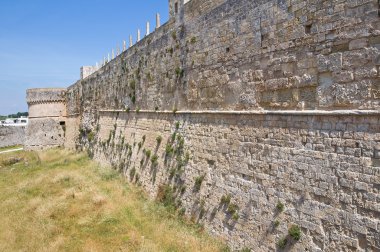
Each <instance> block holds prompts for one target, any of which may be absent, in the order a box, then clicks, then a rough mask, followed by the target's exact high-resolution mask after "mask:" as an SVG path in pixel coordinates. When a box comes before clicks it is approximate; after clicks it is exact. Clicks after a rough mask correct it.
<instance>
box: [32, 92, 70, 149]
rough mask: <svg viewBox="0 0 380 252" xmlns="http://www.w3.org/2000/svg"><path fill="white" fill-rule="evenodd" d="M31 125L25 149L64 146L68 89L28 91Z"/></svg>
mask: <svg viewBox="0 0 380 252" xmlns="http://www.w3.org/2000/svg"><path fill="white" fill-rule="evenodd" d="M26 100H27V103H28V107H29V123H28V126H27V128H26V139H25V149H27V150H41V149H46V148H52V147H59V146H63V145H64V142H65V130H66V89H63V88H38V89H28V90H27V91H26Z"/></svg>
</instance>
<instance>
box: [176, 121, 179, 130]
mask: <svg viewBox="0 0 380 252" xmlns="http://www.w3.org/2000/svg"><path fill="white" fill-rule="evenodd" d="M179 125H180V123H179V122H176V123H175V129H177V130H178V129H179Z"/></svg>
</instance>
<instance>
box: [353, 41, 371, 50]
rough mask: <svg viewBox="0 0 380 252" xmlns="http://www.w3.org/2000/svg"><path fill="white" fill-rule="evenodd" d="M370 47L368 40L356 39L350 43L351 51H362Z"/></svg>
mask: <svg viewBox="0 0 380 252" xmlns="http://www.w3.org/2000/svg"><path fill="white" fill-rule="evenodd" d="M366 46H368V39H367V38H361V39H354V40H351V41H350V43H349V49H350V50H355V49H361V48H364V47H366Z"/></svg>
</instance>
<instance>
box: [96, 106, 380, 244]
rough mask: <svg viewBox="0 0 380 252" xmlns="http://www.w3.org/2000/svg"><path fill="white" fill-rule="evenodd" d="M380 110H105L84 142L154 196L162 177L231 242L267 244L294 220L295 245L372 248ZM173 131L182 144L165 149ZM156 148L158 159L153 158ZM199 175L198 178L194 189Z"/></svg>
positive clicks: (379, 221) (190, 211)
mask: <svg viewBox="0 0 380 252" xmlns="http://www.w3.org/2000/svg"><path fill="white" fill-rule="evenodd" d="M379 119H380V117H379V114H373V115H350V116H347V114H341V115H338V114H335V115H321V114H320V115H307V114H303V115H302V114H298V115H297V114H276V113H273V114H260V113H256V114H246V115H244V114H212V113H204V114H187V113H184V114H177V115H175V116H174V115H173V114H171V113H166V114H165V113H152V112H150V113H147V112H140V113H139V114H136V113H126V112H116V111H115V112H110V111H108V112H107V111H104V112H100V120H99V127H98V130H99V131H98V132H97V134H96V138H95V139H94V140H92V142H91V144H90V145H91V146H93V148H90V149H91V150H92V153H93V155H94V158H95V159H96V160H98V161H100V162H101V163H103V164H109V165H112V166H113V167H114V168H115V169H119V170H120V171H122V172H124V174H125V176H126V177H128V178H129V179H130V180H131V181H134V182H137V183H141V184H142V186H143V187H144V188H145V189H146V190H147V191H148V192H149V194H150V195H151V197H153V198H154V197H156V195H157V190H158V188H159V187H160V186H162V185H164V184H168V185H171V186H174V187H175V188H176V190H177V192H178V195H177V197H176V201H177V202H180V203H181V207H184V208H185V209H186V214H187V216H189V217H190V218H192V219H193V220H195V221H199V222H200V223H202V224H204V225H205V227H206V228H207V230H209V231H210V232H211V233H214V234H217V235H219V236H221V237H224V238H225V239H226V240H228V242H229V243H230V244H231V245H232V246H233V247H235V248H242V247H250V248H255V250H256V251H273V250H275V249H276V244H277V242H278V241H279V240H280V239H281V238H283V237H286V235H287V232H288V228H289V227H290V226H291V225H292V224H297V225H299V226H300V227H301V228H302V236H303V238H302V239H301V241H300V242H293V243H291V242H290V244H289V246H288V248H290V249H294V251H305V249H308V250H309V251H343V250H345V249H348V250H367V251H371V250H373V251H375V250H377V249H379V248H380V239H379V232H380V218H379V217H380V215H379V213H380V208H379V207H380V197H379V185H380V173H379V172H380V145H379V143H380V121H379ZM177 122H179V123H180V124H179V128H178V129H176V123H177ZM174 132H176V140H175V141H174V143H173V142H172V140H171V139H172V136H173V133H174ZM144 136H145V141H144ZM158 136H161V137H162V142H161V144H158V143H157V140H156V138H157V137H158ZM178 136H180V138H183V139H184V150H183V152H180V154H178V155H177V154H172V155H169V156H167V155H166V152H165V149H166V146H167V145H170V146H173V147H174V149H177V148H178V146H179V145H178V143H179V142H178ZM140 144H141V147H139V145H140ZM145 150H150V151H151V155H150V158H147V155H146V151H145ZM186 153H189V157H190V158H189V161H188V163H187V164H186V162H185V161H184V160H185V159H186ZM155 154H157V156H158V164H157V165H154V164H153V163H152V161H151V159H152V156H153V155H155ZM141 160H142V161H141ZM180 160H182V161H180ZM180 163H183V164H184V165H183V166H181V165H180V166H179V164H180ZM131 175H132V176H133V177H131ZM200 176H205V177H204V181H203V183H202V184H201V187H200V190H199V191H197V190H196V189H195V187H196V186H195V184H196V182H195V181H196V179H197V178H199V177H200ZM181 188H185V191H184V192H182V193H180V191H181ZM226 195H231V203H233V204H237V205H238V207H239V210H238V215H239V219H238V220H237V221H236V220H233V219H232V218H231V214H229V213H228V211H227V207H226V206H225V205H223V204H221V198H222V197H223V196H226ZM278 202H282V203H283V204H284V205H285V210H284V211H283V212H280V211H278V210H277V209H276V206H277V203H278ZM181 207H180V208H181ZM276 220H278V221H279V226H278V227H275V226H274V225H275V221H276Z"/></svg>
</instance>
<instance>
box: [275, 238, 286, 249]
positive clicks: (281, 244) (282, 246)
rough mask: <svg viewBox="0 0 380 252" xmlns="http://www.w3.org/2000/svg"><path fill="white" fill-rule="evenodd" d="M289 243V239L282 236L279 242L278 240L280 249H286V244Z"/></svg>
mask: <svg viewBox="0 0 380 252" xmlns="http://www.w3.org/2000/svg"><path fill="white" fill-rule="evenodd" d="M287 243H288V239H286V238H282V239H280V240H279V241H278V242H277V246H278V247H279V248H280V249H284V248H285V247H286V244H287Z"/></svg>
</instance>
